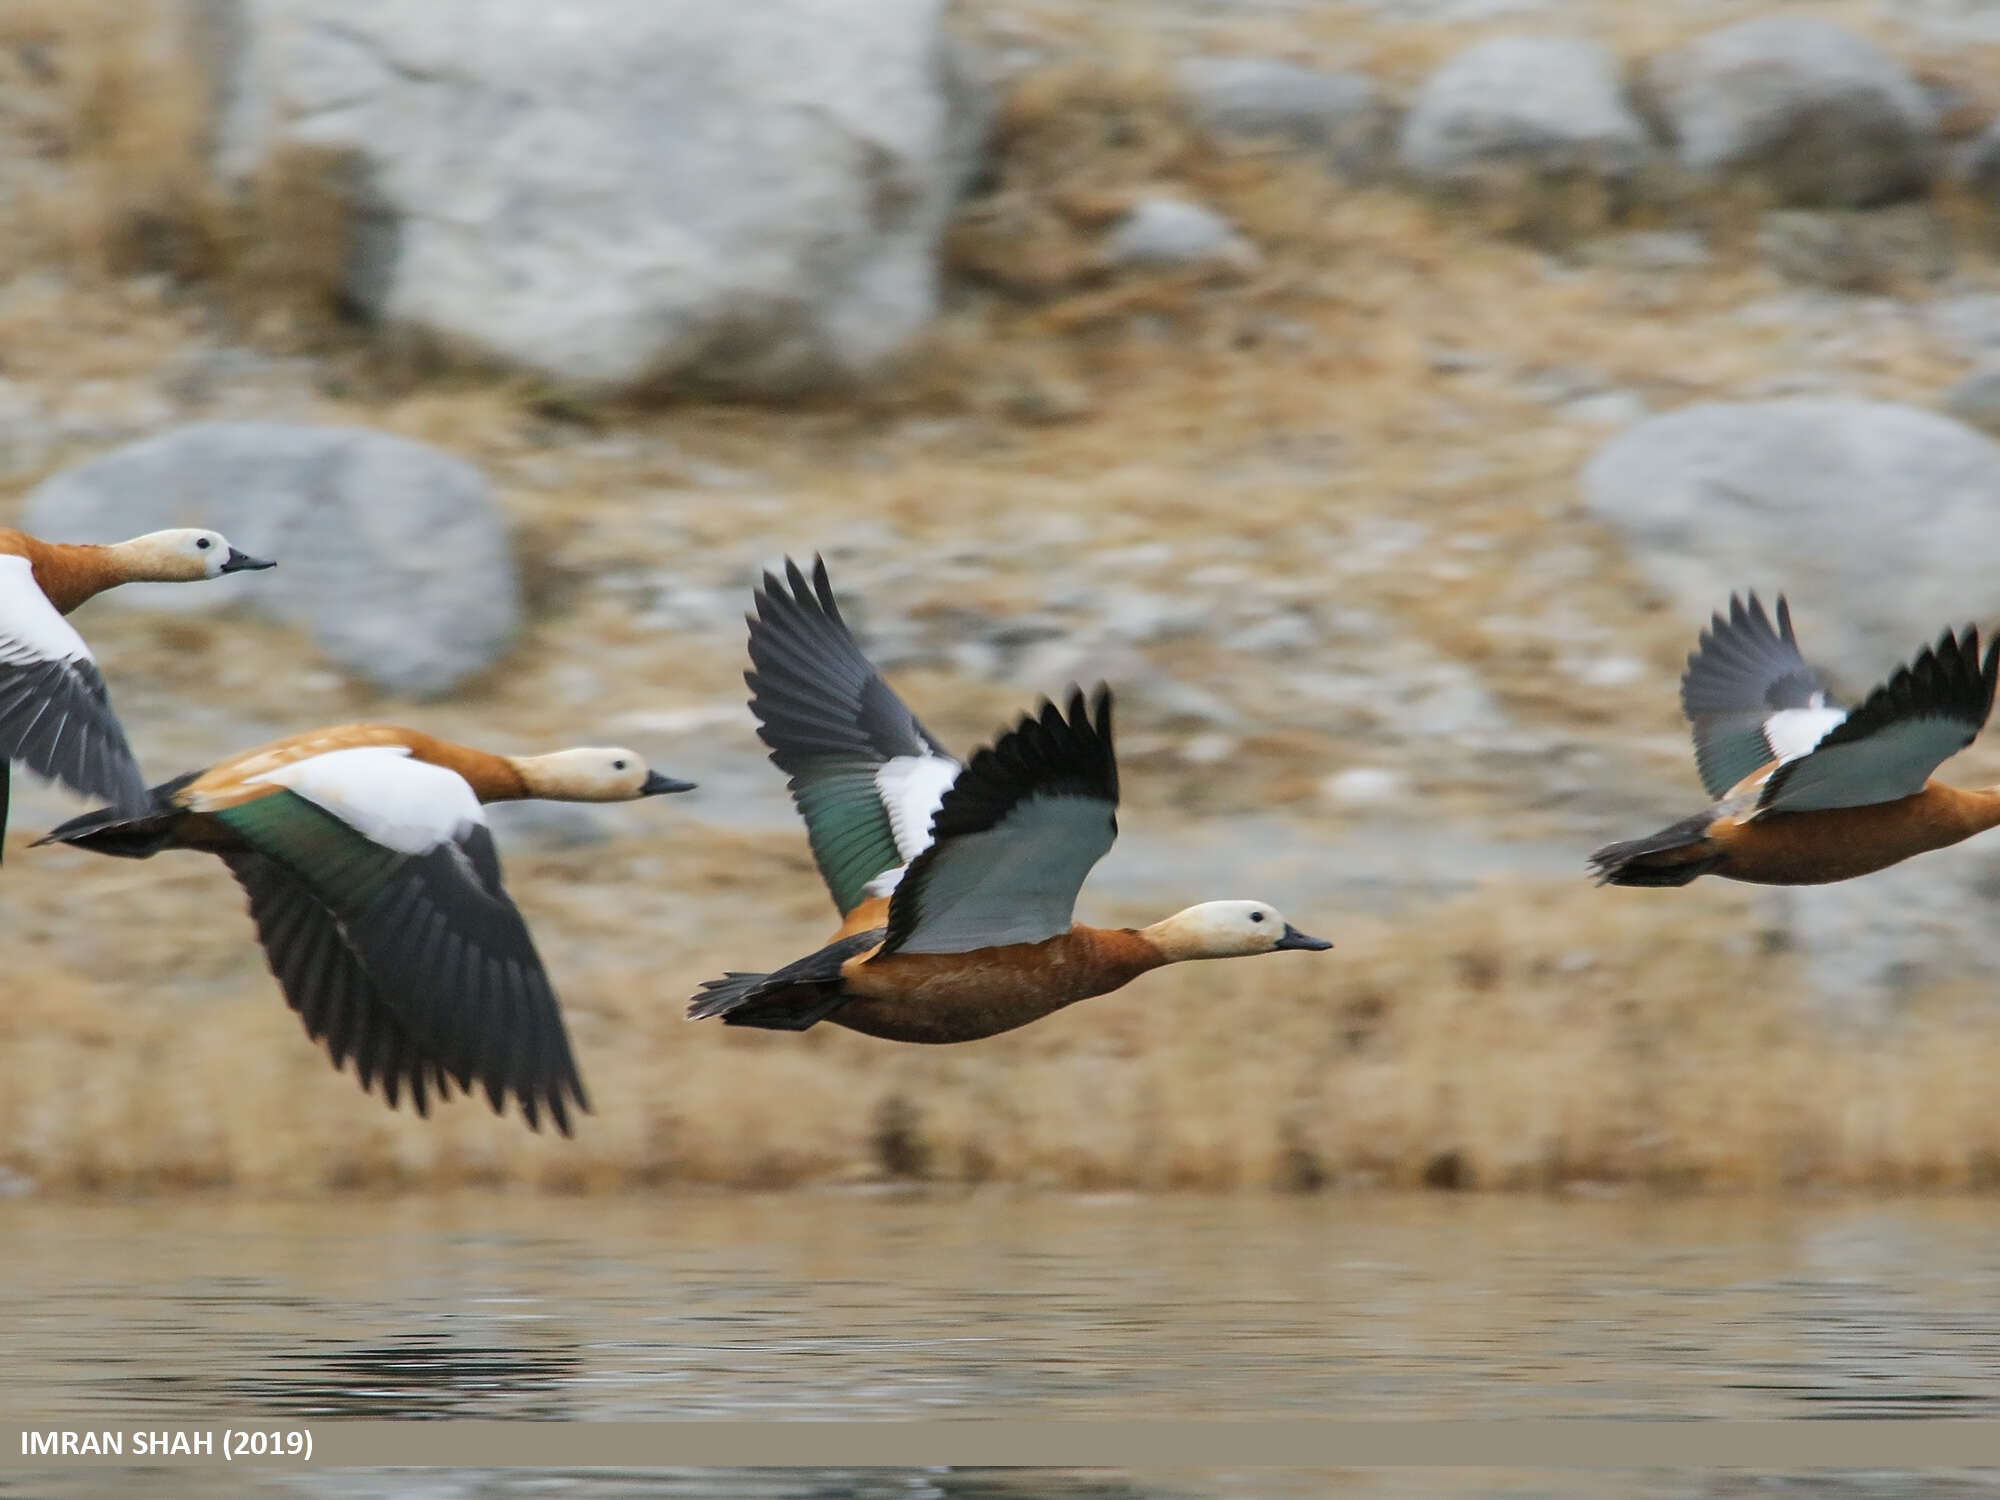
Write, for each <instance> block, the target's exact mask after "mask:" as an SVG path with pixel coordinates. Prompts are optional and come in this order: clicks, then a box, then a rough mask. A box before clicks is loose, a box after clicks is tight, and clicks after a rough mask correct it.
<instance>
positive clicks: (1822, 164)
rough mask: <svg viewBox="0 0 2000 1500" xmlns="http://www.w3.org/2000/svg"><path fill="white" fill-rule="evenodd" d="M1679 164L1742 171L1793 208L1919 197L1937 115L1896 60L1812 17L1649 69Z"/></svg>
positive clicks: (1678, 55)
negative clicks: (1801, 205) (1760, 182)
mask: <svg viewBox="0 0 2000 1500" xmlns="http://www.w3.org/2000/svg"><path fill="white" fill-rule="evenodd" d="M1646 81H1647V85H1648V89H1649V92H1650V96H1651V100H1652V102H1653V104H1654V106H1655V107H1656V108H1657V109H1658V111H1659V113H1660V115H1661V117H1662V118H1663V119H1664V120H1665V122H1666V124H1667V127H1668V129H1669V131H1670V133H1671V135H1672V137H1673V140H1674V149H1675V151H1676V153H1677V154H1678V156H1679V158H1680V161H1681V165H1682V166H1684V167H1686V168H1688V169H1689V170H1690V171H1693V172H1696V173H1700V174H1702V175H1704V176H1706V175H1723V174H1743V175H1747V176H1752V177H1755V178H1757V179H1758V180H1760V181H1762V182H1763V183H1765V184H1766V185H1767V186H1768V187H1769V188H1770V189H1771V190H1772V191H1774V192H1776V193H1777V194H1778V195H1779V196H1780V197H1781V198H1783V199H1785V200H1786V201H1788V202H1792V203H1799V204H1806V205H1817V206H1825V207H1833V208H1859V207H1866V206H1868V205H1870V204H1874V203H1882V202H1886V201H1888V200H1889V199H1892V198H1898V197H1905V196H1908V195H1910V194H1913V193H1918V192H1921V191H1922V190H1923V189H1924V186H1925V184H1926V183H1927V182H1928V181H1929V178H1930V174H1931V171H1932V168H1933V166H1934V156H1935V152H1936V149H1937V128H1938V122H1937V111H1936V109H1935V108H1934V107H1933V106H1932V104H1931V102H1930V100H1929V98H1928V97H1927V96H1926V95H1925V94H1924V91H1923V90H1922V89H1921V88H1919V87H1918V86H1917V83H1916V81H1915V80H1914V79H1912V78H1911V77H1910V75H1909V74H1908V73H1907V72H1905V71H1904V69H1903V67H1902V65H1901V64H1899V63H1898V62H1896V61H1895V59H1893V58H1891V57H1888V56H1887V55H1885V54H1884V53H1882V52H1880V51H1878V50H1877V49H1876V48H1875V47H1874V46H1873V45H1872V44H1870V43H1869V42H1867V41H1865V40H1863V39H1862V38H1861V37H1859V36H1856V35H1855V34H1854V33H1853V32H1851V31H1848V30H1846V29H1845V28H1843V27H1840V26H1836V25H1834V24H1832V23H1831V22H1828V21H1821V20H1817V19H1815V18H1813V17H1811V16H1766V17H1763V18H1761V19H1758V20H1754V21H1744V22H1742V23H1740V24H1738V25H1735V26H1727V27H1724V28H1723V29H1722V30H1720V31H1712V32H1709V33H1708V34H1707V35H1705V36H1701V37H1697V38H1696V39H1695V40H1694V41H1693V42H1691V43H1689V44H1688V45H1687V46H1685V47H1683V48H1680V49H1679V50H1678V51H1674V52H1668V53H1663V54H1661V55H1660V56H1659V57H1656V58H1654V59H1653V61H1652V63H1651V64H1650V65H1649V66H1648V69H1647V74H1646Z"/></svg>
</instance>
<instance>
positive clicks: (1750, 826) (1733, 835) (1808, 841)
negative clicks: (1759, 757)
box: [1643, 781, 2000, 885]
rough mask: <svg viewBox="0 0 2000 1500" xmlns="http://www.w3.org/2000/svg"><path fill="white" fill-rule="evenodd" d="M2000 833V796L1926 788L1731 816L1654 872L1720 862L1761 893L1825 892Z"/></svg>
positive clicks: (1658, 859) (1937, 785)
mask: <svg viewBox="0 0 2000 1500" xmlns="http://www.w3.org/2000/svg"><path fill="white" fill-rule="evenodd" d="M1994 827H2000V788H1995V789H1991V790H1986V791H1972V790H1967V789H1965V788H1962V787H1954V786H1946V785H1944V784H1943V783H1941V782H1936V781H1932V782H1927V783H1925V785H1924V789H1923V790H1922V791H1921V792H1918V793H1917V794H1916V795H1915V796H1912V797H1902V798H1899V799H1897V800H1896V801H1894V802H1878V803H1874V804H1871V805H1870V806H1867V807H1839V808H1829V809H1826V810H1825V811H1820V812H1792V813H1768V814H1766V815H1765V816H1763V817H1761V818H1755V819H1750V820H1748V821H1743V820H1741V819H1739V818H1738V817H1737V816H1733V815H1725V816H1723V817H1719V818H1717V819H1715V820H1714V821H1713V822H1712V823H1710V824H1709V825H1708V831H1707V835H1706V837H1705V838H1703V839H1700V840H1697V841H1695V842H1693V843H1691V844H1689V845H1687V846H1685V847H1684V848H1681V849H1675V850H1671V851H1667V852H1665V853H1663V854H1660V855H1657V856H1650V857H1648V858H1647V859H1646V860H1645V861H1643V862H1644V863H1646V864H1651V865H1669V864H1685V863H1690V862H1692V861H1694V860H1698V859H1708V858H1713V857H1714V856H1716V855H1718V854H1719V855H1721V856H1722V863H1721V864H1719V865H1717V866H1715V868H1714V869H1713V871H1712V872H1711V873H1713V874H1716V875H1724V876H1727V877H1728V878H1729V879H1731V880H1747V881H1752V882H1754V883H1756V884H1759V885H1824V884H1826V883H1828V882H1830V881H1835V880H1851V879H1852V878H1854V877H1855V876H1857V875H1867V874H1870V873H1872V872H1874V871H1876V870H1881V869H1886V868H1887V867H1888V866H1890V865H1893V864H1897V863H1899V862H1900V861H1902V860H1905V859H1908V858H1909V857H1910V856H1911V855H1913V854H1924V853H1927V852H1928V851H1930V850H1932V849H1943V848H1946V847H1948V846H1950V845H1952V844H1956V843H1959V842H1960V841H1961V840H1964V839H1968V838H1971V837H1972V836H1973V835H1974V834H1976V833H1982V832H1984V831H1985V830H1986V829H1989V828H1994Z"/></svg>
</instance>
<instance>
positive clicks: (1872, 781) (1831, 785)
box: [1757, 629, 2000, 814]
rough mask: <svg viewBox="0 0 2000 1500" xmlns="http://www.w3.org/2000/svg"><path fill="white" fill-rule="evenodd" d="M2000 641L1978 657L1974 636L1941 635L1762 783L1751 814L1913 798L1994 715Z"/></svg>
mask: <svg viewBox="0 0 2000 1500" xmlns="http://www.w3.org/2000/svg"><path fill="white" fill-rule="evenodd" d="M1996 674H2000V641H1995V642H1994V643H1993V644H1992V645H1990V646H1988V647H1987V650H1986V656H1985V659H1984V660H1983V661H1982V660H1981V658H1980V655H1979V632H1978V631H1977V630H1972V629H1967V630H1964V631H1962V632H1960V633H1958V634H1956V635H1954V634H1953V633H1952V632H1950V631H1946V632H1945V633H1944V634H1943V635H1942V636H1940V637H1939V638H1938V643H1937V644H1936V645H1935V646H1927V647H1925V648H1924V650H1923V652H1922V654H1920V655H1919V656H1918V657H1917V659H1916V660H1915V661H1914V662H1912V663H1910V665H1908V666H1907V667H1898V668H1897V669H1896V672H1895V675H1894V676H1892V677H1890V679H1889V680H1888V681H1887V682H1885V683H1883V684H1882V686H1880V687H1878V688H1876V689H1875V691H1874V692H1872V693H1870V694H1869V695H1868V697H1867V698H1866V699H1865V700H1864V701H1863V702H1862V704H1861V706H1860V707H1859V708H1857V709H1855V710H1854V712H1853V713H1851V714H1849V715H1848V716H1847V717H1846V718H1845V719H1844V720H1843V721H1842V722H1841V723H1840V724H1839V726H1838V727H1836V728H1835V729H1834V730H1833V731H1832V732H1831V733H1829V734H1828V735H1827V736H1826V737H1825V738H1824V739H1822V740H1821V741H1820V742H1819V744H1818V746H1817V747H1816V748H1815V749H1814V750H1813V751H1812V752H1811V753H1810V754H1807V755H1804V756H1801V757H1800V758H1798V759H1797V760H1792V761H1787V762H1786V763H1785V764H1783V765H1781V766H1779V767H1778V768H1777V769H1776V770H1775V771H1773V772H1772V773H1771V774H1770V776H1769V777H1767V778H1766V779H1765V781H1764V788H1763V791H1762V793H1761V794H1760V795H1759V797H1758V799H1757V813H1759V814H1761V813H1767V812H1812V811H1815V810H1819V809H1823V808H1831V807H1866V806H1869V805H1870V804H1872V803H1876V802H1893V801H1895V800H1896V799H1897V798H1899V797H1908V796H1913V795H1914V794H1915V793H1917V792H1920V791H1922V790H1923V788H1924V783H1925V782H1926V781H1928V780H1930V775H1931V772H1933V771H1935V770H1936V769H1937V768H1938V766H1939V765H1941V764H1942V763H1943V762H1944V761H1945V760H1947V759H1949V758H1950V757H1951V756H1953V755H1956V754H1957V753H1958V752H1959V751H1961V750H1963V749H1964V748H1965V747H1966V746H1967V745H1969V744H1971V743H1972V741H1973V740H1974V738H1976V737H1977V735H1978V734H1979V731H1980V729H1981V728H1982V727H1983V726H1984V725H1985V723H1986V720H1987V716H1988V715H1990V714H1991V713H1992V712H1993V689H1994V681H1995V677H1996Z"/></svg>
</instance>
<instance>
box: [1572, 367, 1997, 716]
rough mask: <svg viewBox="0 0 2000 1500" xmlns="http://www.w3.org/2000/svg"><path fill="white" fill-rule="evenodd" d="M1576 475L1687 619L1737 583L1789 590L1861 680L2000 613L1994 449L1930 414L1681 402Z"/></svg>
mask: <svg viewBox="0 0 2000 1500" xmlns="http://www.w3.org/2000/svg"><path fill="white" fill-rule="evenodd" d="M1583 487H1584V492H1585V496H1586V498H1587V500H1588V502H1589V505H1590V508H1591V510H1592V511H1593V512H1594V513H1595V514H1596V515H1598V516H1599V517H1601V518H1602V519H1603V520H1605V521H1607V522H1609V523H1610V524H1611V525H1612V526H1613V527H1615V528H1616V529H1617V530H1618V531H1620V532H1621V533H1623V534H1624V535H1625V537H1626V538H1627V540H1628V541H1629V542H1630V543H1631V545H1632V546H1633V548H1634V549H1635V551H1636V552H1637V554H1638V557H1639V561H1640V564H1641V566H1642V567H1643V568H1644V569H1645V571H1646V572H1647V573H1648V575H1650V576H1651V577H1652V578H1653V579H1654V580H1655V581H1656V582H1657V583H1658V584H1660V585H1661V586H1662V587H1663V588H1665V589H1666V590H1667V591H1668V592H1669V593H1671V594H1672V595H1673V596H1674V599H1675V601H1676V607H1677V608H1679V609H1680V610H1682V611H1683V612H1684V613H1686V614H1687V616H1688V618H1689V620H1690V621H1691V622H1696V621H1702V620H1706V619H1707V618H1708V613H1709V611H1710V610H1712V609H1714V608H1715V607H1716V605H1717V604H1719V603H1726V602H1727V600H1728V598H1729V591H1730V590H1731V589H1741V588H1746V587H1752V586H1754V587H1757V588H1760V589H1762V590H1764V591H1765V592H1766V593H1770V592H1772V591H1774V590H1776V589H1778V588H1784V589H1786V590H1788V591H1789V592H1790V594H1791V596H1792V601H1793V603H1794V605H1795V606H1798V607H1800V610H1801V613H1802V615H1803V616H1804V617H1806V618H1810V619H1811V620H1812V621H1813V627H1812V639H1811V641H1810V642H1809V644H1810V645H1811V646H1812V647H1813V649H1814V652H1815V653H1816V654H1817V655H1818V656H1819V657H1821V658H1822V659H1823V660H1824V661H1825V662H1826V664H1827V665H1829V666H1831V667H1833V668H1835V669H1837V670H1838V672H1839V674H1840V676H1841V677H1842V678H1843V679H1845V680H1847V681H1849V682H1850V683H1852V685H1853V686H1855V687H1858V688H1866V687H1867V686H1868V685H1869V684H1870V683H1871V682H1872V681H1874V680H1875V675H1872V674H1880V673H1881V672H1883V671H1886V670H1887V669H1888V668H1889V667H1891V666H1893V665H1895V663H1897V662H1898V661H1901V660H1902V659H1904V658H1905V657H1907V656H1909V655H1910V654H1911V652H1912V651H1914V650H1915V648H1916V647H1918V646H1919V645H1922V644H1923V643H1924V642H1925V641H1927V640H1930V639H1932V638H1934V637H1935V636H1936V635H1937V633H1938V631H1939V630H1940V629H1941V628H1942V627H1943V626H1945V625H1946V624H1948V623H1952V622H1956V621H1963V620H1971V619H1981V620H1984V619H1990V618H1992V617H1993V616H1994V615H1995V614H2000V447H1996V446H1995V445H1994V443H1993V442H1992V441H1991V440H1990V439H1988V438H1986V437H1984V436H1983V435H1981V434H1980V433H1977V432H1975V431H1973V430H1972V429H1971V428H1969V427H1966V426H1964V425H1962V424H1961V423H1958V422H1954V421H1952V420H1951V419H1950V418H1949V417H1944V416H1940V415H1938V414H1937V413H1935V412H1930V411H1925V410H1922V409H1921V408H1918V407H1913V406H1898V405H1894V404H1891V403H1888V402H1875V401H1857V400H1843V399H1836V398H1821V397H1795V398H1790V399H1786V400H1780V401H1750V402H1708V403H1703V404H1700V405H1696V406H1688V407H1683V408H1681V409H1680V410H1679V411H1675V412H1670V413H1668V414H1666V415H1664V416H1658V417H1651V418H1648V419H1647V420H1646V421H1643V422H1640V423H1638V424H1636V425H1635V426H1633V427H1630V428H1628V429H1627V430H1626V431H1624V432H1623V433H1621V434H1619V435H1618V436H1617V437H1615V438H1613V439H1612V440H1611V441H1610V442H1608V443H1606V444H1605V445H1604V447H1603V448H1602V449H1601V450H1599V452H1598V454H1597V456H1596V457H1595V458H1593V459H1592V460H1591V461H1590V463H1589V465H1588V466H1587V467H1586V468H1585V469H1584V472H1583ZM1862 679H1865V680H1862Z"/></svg>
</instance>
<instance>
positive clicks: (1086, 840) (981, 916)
mask: <svg viewBox="0 0 2000 1500" xmlns="http://www.w3.org/2000/svg"><path fill="white" fill-rule="evenodd" d="M1111 811H1112V810H1111V807H1110V805H1109V804H1108V803H1106V802H1103V801H1100V800H1099V799H1097V798H1095V797H1031V798H1029V799H1028V800H1026V801H1025V802H1022V803H1020V804H1018V805H1017V806H1016V807H1015V808H1014V809H1013V811H1011V812H1010V813H1008V814H1007V816H1006V817H1004V818H1002V819H1001V820H1000V821H999V822H998V823H996V824H995V825H994V826H993V827H991V828H989V829H987V830H986V831H985V832H983V833H968V834H960V835H958V836H956V837H954V838H951V839H949V840H947V841H946V842H945V843H944V844H943V845H942V846H940V847H939V848H938V850H937V852H936V853H935V854H933V855H932V856H931V864H930V867H929V870H928V871H927V872H926V874H925V876H924V884H923V890H922V891H921V892H920V893H919V897H920V904H919V906H918V914H917V922H916V926H915V927H914V929H912V931H911V932H910V935H909V936H908V937H907V938H905V939H904V940H903V942H902V943H901V945H900V946H899V947H898V949H897V951H898V952H900V953H969V952H971V951H972V950H973V949H975V948H993V947H999V946H1001V945H1002V944H1006V943H1039V942H1042V941H1044V940H1046V939H1048V938H1052V937H1057V936H1059V935H1061V934H1062V933H1065V932H1068V931H1069V928H1070V922H1071V920H1072V918H1073V916H1074V913H1075V911H1076V893H1077V892H1078V891H1079V890H1081V889H1082V888H1083V882H1084V877H1085V876H1087V875H1089V874H1090V868H1091V866H1092V865H1094V864H1096V863H1097V862H1098V861H1099V860H1100V859H1102V858H1103V857H1104V856H1105V854H1106V853H1107V852H1108V851H1109V850H1110V848H1111V844H1112V841H1113V839H1115V838H1116V837H1117V833H1116V830H1115V829H1114V827H1113V826H1112V820H1111ZM904 894H905V895H906V896H907V894H908V893H907V892H906V893H904Z"/></svg>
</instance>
